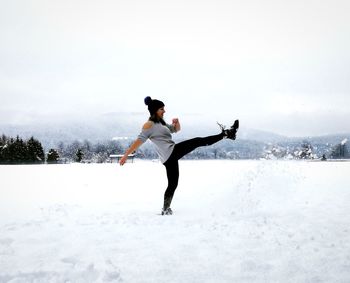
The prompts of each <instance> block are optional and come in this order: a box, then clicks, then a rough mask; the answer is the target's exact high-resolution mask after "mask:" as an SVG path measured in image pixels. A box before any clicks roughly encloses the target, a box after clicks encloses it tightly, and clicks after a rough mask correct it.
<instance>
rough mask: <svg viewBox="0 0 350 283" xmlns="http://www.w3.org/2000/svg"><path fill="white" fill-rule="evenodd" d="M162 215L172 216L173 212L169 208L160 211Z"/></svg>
mask: <svg viewBox="0 0 350 283" xmlns="http://www.w3.org/2000/svg"><path fill="white" fill-rule="evenodd" d="M162 215H173V211H172V210H171V208H170V207H168V208H167V209H164V208H163V209H162Z"/></svg>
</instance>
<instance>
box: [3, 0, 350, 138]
mask: <svg viewBox="0 0 350 283" xmlns="http://www.w3.org/2000/svg"><path fill="white" fill-rule="evenodd" d="M0 3H1V5H0V7H1V8H0V39H1V44H0V95H1V104H0V119H1V120H2V121H1V122H4V121H5V122H6V121H8V122H21V121H23V122H25V121H26V119H29V118H30V117H33V116H34V117H40V119H45V118H50V119H52V117H56V118H57V117H58V118H62V117H67V118H68V119H74V118H76V117H84V116H85V115H89V116H90V115H99V114H102V113H109V112H126V113H132V112H144V113H145V119H147V116H148V114H147V109H146V106H145V105H144V104H143V99H144V97H145V96H147V95H150V96H151V97H152V98H157V99H160V100H162V101H164V103H165V104H166V110H167V112H168V113H167V115H168V116H167V118H169V119H170V118H172V117H178V118H179V119H180V121H181V118H182V117H183V118H184V119H185V121H186V119H187V120H188V119H190V117H197V118H198V117H200V118H201V117H203V121H205V123H207V122H208V121H213V122H215V121H217V120H219V121H222V122H224V123H226V124H229V122H231V121H233V120H234V119H235V118H237V117H238V118H240V119H241V124H242V126H244V127H247V128H255V129H262V130H268V131H273V132H276V133H279V134H284V135H288V136H302V135H303V136H304V135H321V134H327V133H341V132H350V17H349V15H350V1H348V0H343V1H341V0H317V1H316V0H315V1H313V0H302V1H299V0H293V1H290V0H289V1H286V0H275V1H272V0H266V1H264V0H245V1H241V0H239V1H238V0H237V1H236V0H200V1H199V0H198V1H194V0H176V1H174V0H172V1H168V0H158V1H155V0H147V1H146V0H124V1H119V0H98V1H97V0H96V1H89V0H67V1H66V0H60V1H50V0H32V1H28V0H11V1H8V0H0ZM48 121H49V120H48ZM183 126H185V125H183Z"/></svg>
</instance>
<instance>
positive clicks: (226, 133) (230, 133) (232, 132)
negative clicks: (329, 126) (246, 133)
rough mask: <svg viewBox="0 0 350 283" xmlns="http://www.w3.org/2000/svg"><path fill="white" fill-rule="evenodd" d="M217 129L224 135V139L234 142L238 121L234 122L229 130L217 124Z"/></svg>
mask: <svg viewBox="0 0 350 283" xmlns="http://www.w3.org/2000/svg"><path fill="white" fill-rule="evenodd" d="M218 125H219V127H220V128H221V130H222V133H223V135H224V138H227V139H231V140H235V139H236V133H237V130H238V128H239V120H236V121H235V122H234V123H233V125H232V126H231V128H230V129H225V126H224V125H221V124H219V123H218Z"/></svg>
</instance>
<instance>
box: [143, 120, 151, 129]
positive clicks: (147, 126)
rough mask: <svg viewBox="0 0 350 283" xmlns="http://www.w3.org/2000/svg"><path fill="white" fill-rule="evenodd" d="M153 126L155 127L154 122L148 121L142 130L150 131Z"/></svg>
mask: <svg viewBox="0 0 350 283" xmlns="http://www.w3.org/2000/svg"><path fill="white" fill-rule="evenodd" d="M152 126H153V122H152V121H147V122H146V123H145V124H144V125H143V127H142V129H143V130H148V129H150V128H152Z"/></svg>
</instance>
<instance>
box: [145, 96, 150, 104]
mask: <svg viewBox="0 0 350 283" xmlns="http://www.w3.org/2000/svg"><path fill="white" fill-rule="evenodd" d="M151 102H152V98H151V97H150V96H147V97H145V104H146V105H149V104H150V103H151Z"/></svg>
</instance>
